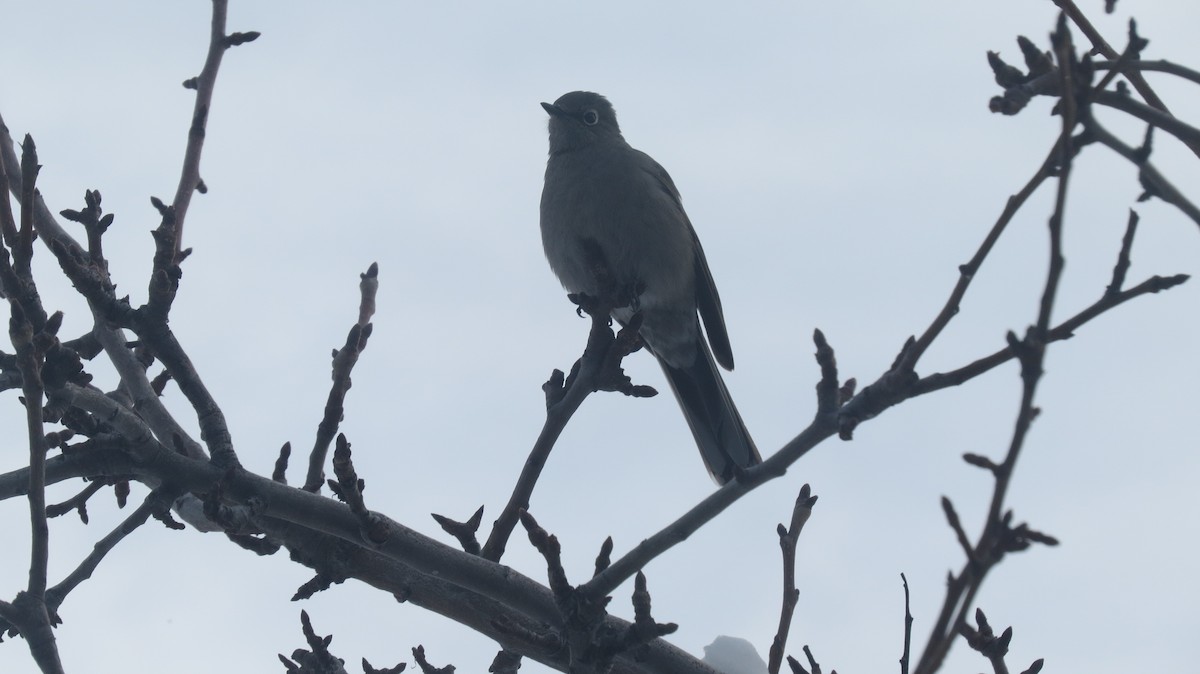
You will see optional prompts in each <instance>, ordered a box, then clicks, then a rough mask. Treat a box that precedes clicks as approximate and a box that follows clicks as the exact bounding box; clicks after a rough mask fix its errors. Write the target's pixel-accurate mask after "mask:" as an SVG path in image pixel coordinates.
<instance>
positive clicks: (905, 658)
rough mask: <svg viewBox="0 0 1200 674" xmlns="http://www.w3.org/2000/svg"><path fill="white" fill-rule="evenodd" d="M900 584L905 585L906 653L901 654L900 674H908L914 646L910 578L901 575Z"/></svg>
mask: <svg viewBox="0 0 1200 674" xmlns="http://www.w3.org/2000/svg"><path fill="white" fill-rule="evenodd" d="M900 582H902V583H903V584H904V652H903V653H901V654H900V674H908V666H909V658H910V657H911V646H912V624H913V617H912V613H911V612H910V611H909V610H908V603H909V602H908V600H909V596H908V578H905V577H904V574H903V573H902V574H900Z"/></svg>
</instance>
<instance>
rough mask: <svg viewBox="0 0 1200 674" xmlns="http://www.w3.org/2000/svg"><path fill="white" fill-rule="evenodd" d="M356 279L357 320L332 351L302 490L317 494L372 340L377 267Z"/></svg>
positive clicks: (377, 287)
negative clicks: (352, 378) (354, 380)
mask: <svg viewBox="0 0 1200 674" xmlns="http://www.w3.org/2000/svg"><path fill="white" fill-rule="evenodd" d="M359 279H360V280H359V283H358V287H359V302H358V320H357V321H356V322H355V323H354V325H353V326H351V328H350V332H349V334H347V335H346V343H345V344H343V345H342V348H341V349H334V351H333V368H332V369H333V385H332V386H330V388H329V396H328V397H327V398H326V400H325V414H324V416H323V417H321V423H319V424H317V437H316V440H315V441H314V442H313V448H312V451H311V452H309V454H308V474H307V477H306V478H305V480H304V489H305V491H311V492H316V491H317V490H319V489H320V488H321V485H322V484H323V483H324V480H325V456H326V454H327V453H328V452H329V444H330V443H331V442H332V441H333V437H334V435H336V434H337V430H338V427H339V426H340V425H341V423H342V418H343V417H344V416H345V412H346V394H347V393H348V392H349V391H350V386H351V381H350V373H351V372H352V371H353V370H354V366H355V365H356V364H357V363H358V357H359V355H361V354H362V352H363V349H365V348H367V340H368V339H369V338H370V337H371V331H372V325H371V316H372V315H373V314H374V313H375V293H376V292H377V291H378V290H379V265H378V264H377V263H374V262H372V263H371V266H370V267H368V268H367V271H365V272H363V273H362V274H360V275H359Z"/></svg>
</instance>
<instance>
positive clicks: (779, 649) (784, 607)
mask: <svg viewBox="0 0 1200 674" xmlns="http://www.w3.org/2000/svg"><path fill="white" fill-rule="evenodd" d="M816 502H817V497H816V496H813V495H812V488H811V487H809V486H808V484H807V483H806V484H805V485H804V486H803V487H801V488H800V493H799V495H797V496H796V503H795V505H794V506H792V520H791V524H790V526H788V527H784V526H783V525H782V524H780V525H779V526H778V527H777V528H776V533H778V534H779V548H780V551H781V552H782V555H783V600H782V602H781V606H780V610H779V628H778V629H777V630H776V632H775V639H774V640H773V641H772V642H771V650H770V655H769V657H768V660H767V671H768V672H770V674H779V669H780V667H782V666H783V656H784V651H785V650H786V649H787V640H788V632H789V631H791V627H792V616H793V615H794V614H795V612H796V604H797V603H798V602H799V599H800V590H798V589H797V588H796V543H797V542H798V541H799V540H800V532H801V531H802V530H803V529H804V524H805V523H806V522H808V518H809V517H811V516H812V509H813V505H815V504H816Z"/></svg>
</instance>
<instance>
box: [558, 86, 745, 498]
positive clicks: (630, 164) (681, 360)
mask: <svg viewBox="0 0 1200 674" xmlns="http://www.w3.org/2000/svg"><path fill="white" fill-rule="evenodd" d="M541 105H542V107H543V108H544V109H545V110H546V112H547V113H548V114H549V116H550V121H549V136H550V156H549V159H548V160H547V162H546V176H545V183H544V185H543V188H542V198H541V217H540V224H541V233H542V246H543V248H544V249H545V254H546V259H547V261H548V262H549V263H550V268H551V270H552V271H553V272H554V274H555V275H556V276H557V277H558V280H559V281H560V282H561V283H562V285H563V287H564V288H565V289H566V290H567V291H568V292H569V293H575V294H580V295H584V296H588V297H593V298H598V297H604V296H605V295H606V293H612V292H614V289H615V292H618V293H624V294H625V295H627V297H625V298H622V299H627V300H629V301H628V302H626V303H625V304H626V306H622V307H619V308H617V309H615V310H613V312H612V315H613V317H614V318H616V319H617V321H618V322H620V323H621V324H622V325H627V324H628V323H629V321H630V320H631V319H632V318H633V316H634V314H635V313H640V314H641V327H640V329H639V336H640V337H641V340H642V342H643V344H644V345H645V346H646V348H647V350H648V351H649V352H650V353H651V354H653V355H654V357H655V358H656V359H657V360H658V363H659V364H660V365H661V366H662V371H663V373H664V374H665V376H666V379H667V382H668V384H669V385H670V387H671V391H672V392H673V393H674V394H675V398H676V400H677V401H678V402H679V406H680V408H681V409H682V410H683V416H684V418H685V419H686V420H687V423H688V426H689V427H690V428H691V431H692V435H693V436H694V438H695V441H696V445H697V447H698V448H699V450H700V456H701V458H702V459H703V460H704V465H705V466H706V467H707V469H708V472H709V474H710V475H711V476H712V478H713V479H714V481H716V482H717V484H720V485H723V484H725V483H727V482H729V481H730V480H732V479H733V478H734V477H735V476H736V475H737V474H738V472H739V471H741V470H743V469H746V468H750V467H752V466H754V465H756V464H759V463H761V462H762V457H761V456H760V455H759V453H758V448H757V447H756V446H755V445H754V441H753V440H752V439H751V437H750V432H749V431H748V430H747V428H746V424H745V423H744V422H743V421H742V417H741V415H740V414H738V411H737V407H735V406H734V404H733V399H732V398H731V397H730V395H729V389H728V388H726V386H725V382H724V380H723V379H722V377H721V373H720V371H719V370H718V369H717V363H720V365H721V366H722V367H724V368H725V369H727V370H733V350H732V348H731V347H730V344H729V333H728V331H727V330H726V327H725V317H724V312H723V310H722V308H721V298H720V296H719V295H718V294H717V286H716V284H715V283H714V281H713V276H712V272H711V271H710V270H709V267H708V261H707V259H706V258H705V256H704V248H703V247H701V245H700V239H699V238H698V237H697V236H696V231H695V229H694V228H693V227H692V223H691V221H690V220H689V219H688V216H687V213H686V212H684V210H683V202H682V200H681V198H680V195H679V190H678V189H676V187H675V183H674V181H672V180H671V176H670V175H669V174H668V173H667V171H666V169H664V168H663V167H662V166H661V165H660V164H659V163H658V162H656V161H654V159H652V158H651V157H650V155H648V154H646V153H644V152H641V151H639V150H636V149H634V148H633V147H631V146H630V145H629V143H627V142H626V141H625V138H624V136H622V134H621V128H620V126H619V125H618V124H617V115H616V111H615V110H614V108H613V106H612V104H611V103H610V102H609V101H608V99H607V98H605V97H604V96H601V95H600V94H596V93H592V92H589V91H573V92H571V93H568V94H564V95H563V96H561V97H559V98H558V100H556V101H555V102H554V103H542V104H541ZM701 319H703V321H704V327H705V331H706V332H707V335H708V339H707V340H706V339H705V337H704V334H703V333H702V332H701V328H700V320H701Z"/></svg>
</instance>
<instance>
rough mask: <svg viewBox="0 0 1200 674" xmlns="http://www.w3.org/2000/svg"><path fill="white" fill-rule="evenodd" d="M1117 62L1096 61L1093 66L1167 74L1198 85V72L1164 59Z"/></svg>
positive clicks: (1199, 76) (1199, 77)
mask: <svg viewBox="0 0 1200 674" xmlns="http://www.w3.org/2000/svg"><path fill="white" fill-rule="evenodd" d="M1119 61H1120V59H1117V60H1113V61H1096V62H1095V63H1094V64H1093V65H1095V67H1096V69H1097V70H1109V69H1118V70H1121V71H1127V70H1129V69H1134V70H1144V71H1152V72H1160V73H1167V74H1170V75H1177V76H1179V77H1182V78H1184V79H1186V80H1190V81H1192V82H1195V83H1196V84H1200V72H1197V71H1195V70H1192V69H1191V68H1187V67H1184V66H1181V65H1179V64H1178V63H1172V62H1171V61H1167V60H1164V59H1159V60H1152V61H1145V60H1141V59H1138V60H1136V61H1126V62H1124V63H1120V62H1119Z"/></svg>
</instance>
